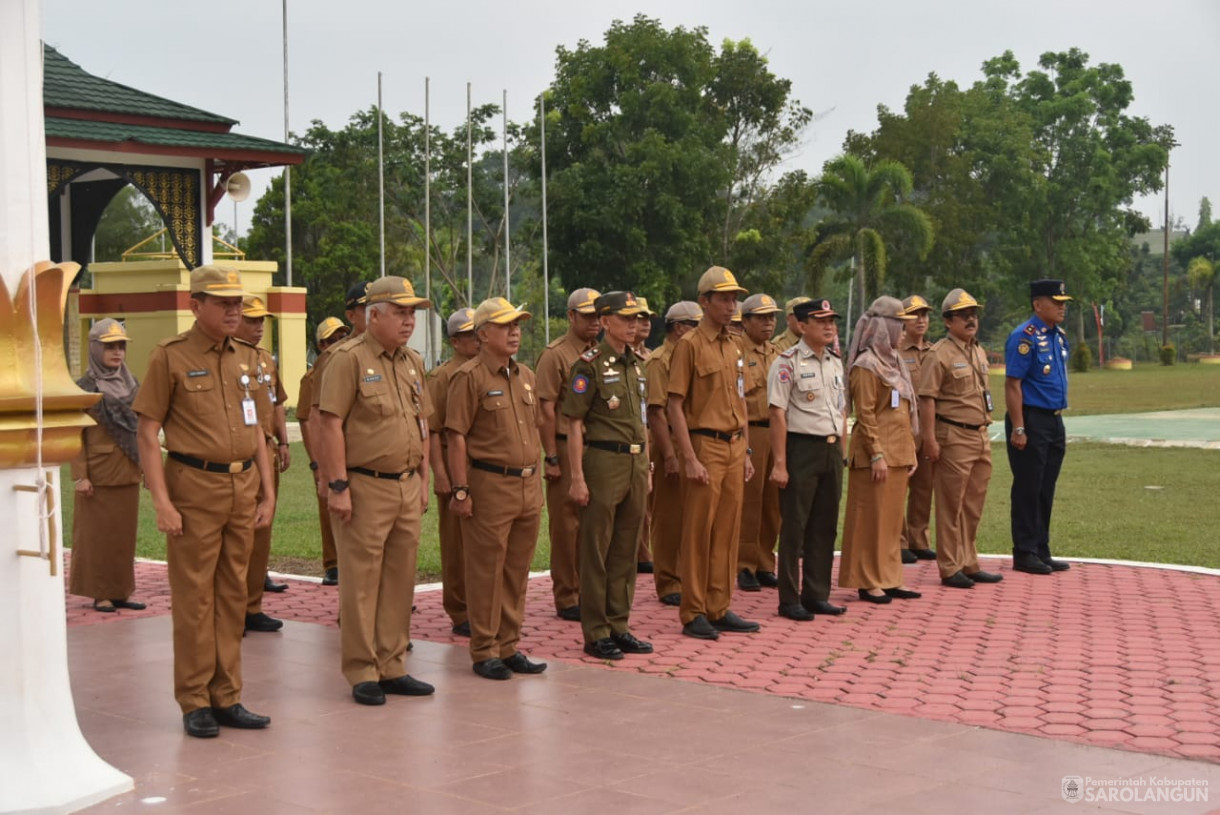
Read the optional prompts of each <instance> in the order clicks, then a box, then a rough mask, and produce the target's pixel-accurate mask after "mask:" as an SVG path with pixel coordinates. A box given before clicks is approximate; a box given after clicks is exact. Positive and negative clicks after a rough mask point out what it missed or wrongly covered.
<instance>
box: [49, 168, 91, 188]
mask: <svg viewBox="0 0 1220 815" xmlns="http://www.w3.org/2000/svg"><path fill="white" fill-rule="evenodd" d="M83 172H85V168H84V167H83V166H81V165H79V164H75V163H61V162H58V161H48V162H47V195H54V194H55V193H57V192H58V191H59V188H60V187H62V186H64V185H65V184H67V183H69V182H71V181H72V179H74V178H76V177H77V176H78V175H80V174H81V173H83Z"/></svg>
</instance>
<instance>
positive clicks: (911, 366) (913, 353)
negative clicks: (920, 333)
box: [898, 334, 932, 440]
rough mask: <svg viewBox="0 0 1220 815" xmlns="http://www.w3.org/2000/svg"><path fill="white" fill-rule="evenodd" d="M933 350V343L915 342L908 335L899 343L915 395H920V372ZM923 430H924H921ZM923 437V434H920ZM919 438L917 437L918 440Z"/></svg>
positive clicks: (899, 350) (925, 341) (899, 355)
mask: <svg viewBox="0 0 1220 815" xmlns="http://www.w3.org/2000/svg"><path fill="white" fill-rule="evenodd" d="M931 350H932V343H930V342H928V341H927V340H926V339H924V340H920V341H919V342H913V341H912V340H910V339H908V338H907V336H906V334H903V335H902V339H901V340H900V341H899V342H898V357H899V358H900V359H901V360H902V364H903V365H905V366H907V373H909V374H910V375H911V386H912V387H913V388H915V393H916V394H918V393H919V371H920V368H922V367H923V361H924V357H926V356H927V355H928V352H929V351H931ZM921 430H922V428H921ZM920 435H922V433H921V434H920ZM918 438H919V436H916V440H918Z"/></svg>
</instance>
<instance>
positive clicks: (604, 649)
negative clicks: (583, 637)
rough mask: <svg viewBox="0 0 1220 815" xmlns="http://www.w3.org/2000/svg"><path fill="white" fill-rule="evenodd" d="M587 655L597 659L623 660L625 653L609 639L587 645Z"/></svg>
mask: <svg viewBox="0 0 1220 815" xmlns="http://www.w3.org/2000/svg"><path fill="white" fill-rule="evenodd" d="M585 653H586V654H588V655H589V656H591V657H594V658H596V659H622V658H623V651H622V649H620V648H619V647H618V646H617V645H615V644H614V640H612V639H610V638H609V637H602V638H601V639H600V640H597V641H596V642H586V643H585Z"/></svg>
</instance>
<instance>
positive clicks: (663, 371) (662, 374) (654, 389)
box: [644, 334, 678, 408]
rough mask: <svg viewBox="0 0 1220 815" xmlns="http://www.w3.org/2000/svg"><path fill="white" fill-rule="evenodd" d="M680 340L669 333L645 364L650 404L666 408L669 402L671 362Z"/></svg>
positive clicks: (650, 405)
mask: <svg viewBox="0 0 1220 815" xmlns="http://www.w3.org/2000/svg"><path fill="white" fill-rule="evenodd" d="M677 344H678V341H677V340H675V339H674V338H673V335H672V334H671V335H669V336H668V337H666V338H665V342H663V343H661V347H660V348H658V349H657V350H655V351H653V352H652V355H651V356H649V357H648V363H647V364H646V365H645V368H644V374H645V376H646V377H647V379H648V406H649V407H659V408H664V407H665V406H666V405H667V404H668V403H669V363H670V362H671V361H672V360H673V353H674V346H675V345H677Z"/></svg>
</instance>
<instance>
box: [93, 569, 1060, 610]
mask: <svg viewBox="0 0 1220 815" xmlns="http://www.w3.org/2000/svg"><path fill="white" fill-rule="evenodd" d="M1063 568H1065V569H1066V568H1067V564H1066V563H1065V564H1064V565H1063ZM110 602H111V603H114V607H115V608H129V609H131V610H132V611H143V610H144V609H146V608H148V606H146V605H144V604H143V603H135V602H132V601H131V600H111V601H110Z"/></svg>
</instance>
